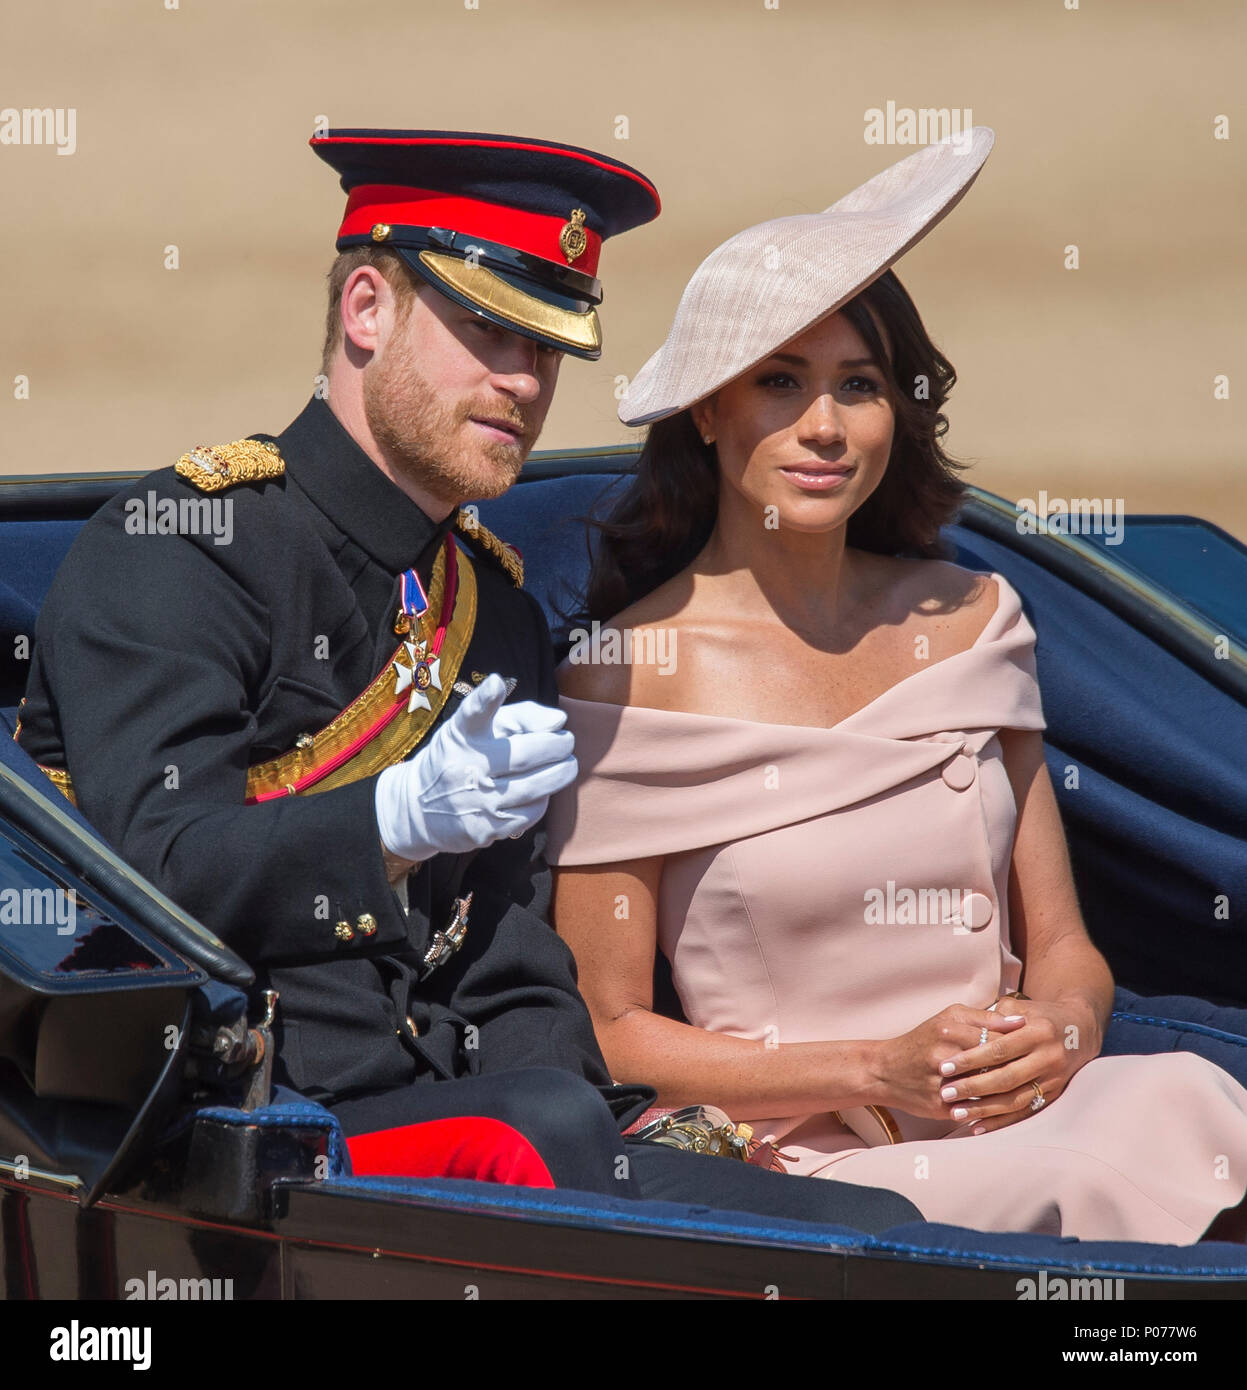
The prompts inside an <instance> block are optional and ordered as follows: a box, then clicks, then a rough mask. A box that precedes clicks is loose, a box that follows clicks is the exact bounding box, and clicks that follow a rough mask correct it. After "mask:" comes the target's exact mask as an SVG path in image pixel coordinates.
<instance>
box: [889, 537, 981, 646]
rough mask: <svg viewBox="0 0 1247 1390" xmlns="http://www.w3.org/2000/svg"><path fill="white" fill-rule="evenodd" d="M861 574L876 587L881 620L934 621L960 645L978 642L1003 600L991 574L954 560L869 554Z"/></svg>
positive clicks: (939, 628)
mask: <svg viewBox="0 0 1247 1390" xmlns="http://www.w3.org/2000/svg"><path fill="white" fill-rule="evenodd" d="M863 571H864V573H865V575H866V576H867V580H868V582H873V583H874V584H875V585H876V586H877V588H876V593H877V595H878V602H879V606H880V609H881V616H883V611H886V612H887V614H888V616H889V618H890V620H891V621H910V622H932V623H934V625H935V627H936V628H937V629H938V630H940V631H941V632H942V633H944V635H945V636H946V638H948V639H951V641H952V642H954V643H958V642H960V645H962V646H970V645H971V644H972V643H973V642H974V641H975V639H976V638H977V637H978V635H979V634H980V633H981V632H982V631H983V629H984V628H985V627H986V626H987V624H988V623H989V622H990V621H991V618H992V615H993V614H994V613H995V612H996V608H997V606H998V604H999V600H1000V589H999V586H998V585H997V584H996V583H995V582H994V581H993V579H992V577H991V575H990V574H983V573H981V572H979V571H977V570H969V569H966V568H965V567H964V566H963V565H958V564H954V563H953V562H952V561H951V560H922V559H913V558H908V557H900V556H892V555H869V556H866V557H865V562H864V565H863ZM962 639H964V640H962Z"/></svg>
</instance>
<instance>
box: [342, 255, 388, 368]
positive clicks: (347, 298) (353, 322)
mask: <svg viewBox="0 0 1247 1390" xmlns="http://www.w3.org/2000/svg"><path fill="white" fill-rule="evenodd" d="M387 309H388V312H389V313H390V314H391V315H393V313H394V291H393V290H392V289H391V288H390V285H389V282H388V281H387V280H386V278H385V276H384V275H382V273H381V272H380V271H379V270H378V269H377V268H376V266H372V265H361V266H359V267H358V268H357V269H355V270H353V271H352V272H351V273H350V275H349V276H348V277H347V280H346V283H345V284H344V285H343V286H342V302H341V306H340V310H339V311H340V313H341V315H342V333H343V338H344V341H345V342H347V343H351V344H353V345H354V346H355V347H356V348H358V349H359V350H360V351H362V352H375V351H376V350H377V348H378V347H379V346H380V344H381V335H382V316H383V314H384V313H385V312H386V311H387Z"/></svg>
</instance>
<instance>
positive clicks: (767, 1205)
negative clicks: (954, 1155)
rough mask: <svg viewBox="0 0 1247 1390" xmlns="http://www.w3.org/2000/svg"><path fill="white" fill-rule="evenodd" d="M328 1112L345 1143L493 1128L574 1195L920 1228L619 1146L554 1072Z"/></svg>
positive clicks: (905, 1218) (843, 1192)
mask: <svg viewBox="0 0 1247 1390" xmlns="http://www.w3.org/2000/svg"><path fill="white" fill-rule="evenodd" d="M329 1108H330V1109H331V1110H332V1111H333V1112H334V1114H335V1115H336V1116H337V1117H338V1121H339V1123H340V1124H341V1126H342V1130H343V1133H345V1134H346V1135H347V1136H348V1137H350V1136H353V1135H356V1134H368V1133H371V1132H372V1131H374V1130H381V1129H393V1128H395V1127H397V1126H399V1125H414V1124H421V1123H423V1122H424V1121H426V1120H445V1119H451V1118H453V1117H455V1116H471V1115H476V1116H481V1117H484V1118H488V1119H494V1120H500V1121H502V1123H503V1124H507V1125H510V1126H511V1128H512V1129H516V1130H518V1131H519V1132H520V1133H521V1134H522V1135H524V1137H525V1138H526V1139H527V1140H528V1141H529V1143H531V1144H532V1145H533V1147H534V1148H535V1149H536V1150H537V1152H538V1153H539V1154H540V1155H541V1157H542V1159H543V1161H544V1162H545V1165H546V1167H547V1169H549V1172H550V1176H551V1177H552V1178H553V1179H554V1181H555V1183H556V1184H557V1186H559V1187H566V1188H572V1189H575V1190H576V1191H579V1192H597V1193H601V1194H603V1195H605V1196H610V1197H629V1198H634V1199H636V1198H649V1199H652V1200H657V1201H664V1202H677V1203H680V1204H682V1205H685V1206H695V1207H708V1208H715V1209H718V1210H728V1211H743V1212H750V1213H753V1214H756V1215H761V1216H779V1217H786V1218H790V1219H792V1220H796V1221H818V1222H826V1223H831V1224H833V1225H837V1226H848V1227H851V1228H852V1229H853V1230H857V1231H865V1232H867V1233H876V1232H879V1231H883V1230H887V1229H888V1228H889V1227H890V1226H900V1225H904V1224H905V1223H906V1222H909V1221H921V1220H922V1214H921V1213H920V1212H919V1210H918V1208H917V1207H915V1206H914V1205H913V1203H912V1202H910V1201H908V1200H907V1199H906V1198H904V1197H901V1196H899V1195H898V1194H897V1193H894V1192H886V1191H884V1190H883V1189H881V1188H873V1187H858V1186H856V1185H855V1184H852V1183H840V1182H836V1181H835V1180H834V1179H827V1178H799V1177H793V1176H790V1175H788V1174H784V1173H771V1172H768V1171H767V1170H765V1169H762V1168H755V1167H753V1166H751V1165H750V1164H747V1163H738V1162H736V1161H734V1160H732V1159H727V1158H708V1157H705V1156H703V1155H700V1154H690V1153H682V1152H680V1151H679V1150H677V1149H673V1148H670V1147H669V1146H667V1145H665V1144H655V1143H652V1142H639V1143H638V1142H636V1141H634V1140H630V1139H625V1138H624V1137H623V1136H622V1135H620V1133H619V1128H618V1125H617V1124H616V1122H615V1118H614V1116H613V1115H612V1114H611V1112H610V1109H609V1108H608V1106H607V1104H606V1102H605V1101H604V1100H603V1099H602V1097H601V1095H599V1093H598V1092H597V1090H596V1089H595V1088H594V1087H593V1086H591V1085H590V1084H589V1083H588V1082H587V1081H584V1080H583V1079H582V1078H580V1077H578V1076H574V1075H573V1074H572V1073H571V1072H567V1071H562V1070H560V1069H558V1068H556V1067H528V1068H525V1069H523V1070H520V1071H513V1072H503V1073H497V1074H494V1075H490V1076H472V1077H466V1078H463V1079H462V1080H458V1081H435V1082H428V1083H423V1084H420V1085H416V1086H407V1087H403V1088H402V1089H401V1090H393V1091H381V1092H376V1093H374V1094H372V1095H368V1096H357V1097H354V1098H352V1099H349V1100H342V1101H337V1102H334V1103H333V1104H331V1105H330V1107H329Z"/></svg>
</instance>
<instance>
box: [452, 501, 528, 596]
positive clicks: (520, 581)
mask: <svg viewBox="0 0 1247 1390" xmlns="http://www.w3.org/2000/svg"><path fill="white" fill-rule="evenodd" d="M455 530H456V531H458V532H459V534H460V535H461V536H462V537H463V538H464V539H465V540H469V541H472V542H473V543H474V544H476V545H479V546H480V548H481V549H482V550H485V551H487V552H488V553H489V554H490V555H492V556H493V557H494V559H495V560H497V561H498V563H499V564H500V565H501V566H502V568H503V569H504V570H506V572H507V577H508V578H509V579H510V580H511V583H512V584H514V585H515V587H516V588H517V589H522V588H523V587H524V561H523V560H522V559H520V552H519V551H518V550H516V548H515V547H514V546H513V545H508V544H507V543H506V541H504V540H502V539H501V538H500V537H498V536H495V535H494V533H493V532H492V531H491V530H490V529H489V527H488V526H486V525H484V523H482V522H480V521H478V520H477V519H476V513H475V512H470V511H468V510H467V508H466V507H460V508H459V514H458V516H457V517H456V518H455Z"/></svg>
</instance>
